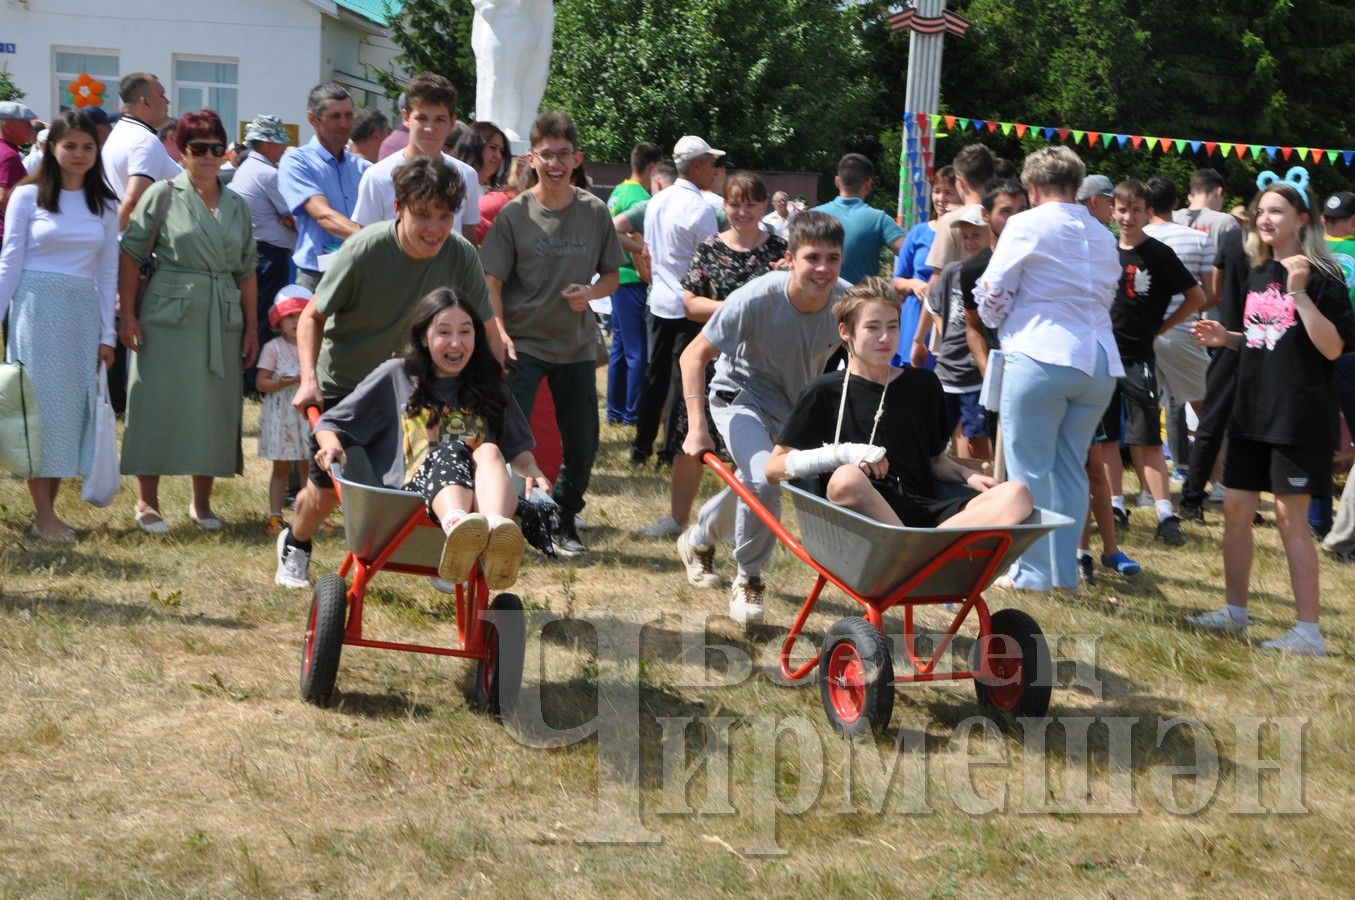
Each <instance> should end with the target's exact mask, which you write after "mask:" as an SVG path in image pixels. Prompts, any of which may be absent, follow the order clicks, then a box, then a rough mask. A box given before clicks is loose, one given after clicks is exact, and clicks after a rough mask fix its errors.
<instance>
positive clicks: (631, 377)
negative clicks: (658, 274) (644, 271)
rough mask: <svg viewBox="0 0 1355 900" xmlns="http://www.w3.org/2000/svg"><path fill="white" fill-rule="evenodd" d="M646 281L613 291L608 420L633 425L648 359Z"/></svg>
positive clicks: (608, 360)
mask: <svg viewBox="0 0 1355 900" xmlns="http://www.w3.org/2000/svg"><path fill="white" fill-rule="evenodd" d="M647 291H648V286H647V285H646V284H645V283H644V282H642V281H641V282H637V283H635V284H623V285H621V286H620V287H619V288H617V289H616V293H614V294H612V349H611V352H610V353H609V355H608V357H607V421H608V422H620V423H621V424H623V425H634V424H635V419H636V415H637V412H638V409H639V406H640V392H641V391H642V390H643V389H644V385H645V366H646V364H647V363H648V362H649V333H648V330H647V328H646V324H645V294H646V292H647Z"/></svg>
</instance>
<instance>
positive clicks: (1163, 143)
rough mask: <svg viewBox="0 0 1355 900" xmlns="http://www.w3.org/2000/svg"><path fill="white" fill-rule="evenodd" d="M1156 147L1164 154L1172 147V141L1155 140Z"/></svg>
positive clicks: (1168, 139)
mask: <svg viewBox="0 0 1355 900" xmlns="http://www.w3.org/2000/svg"><path fill="white" fill-rule="evenodd" d="M1157 145H1158V146H1159V147H1161V148H1162V152H1163V153H1166V152H1167V149H1168V148H1169V147H1171V145H1172V139H1171V138H1164V137H1160V138H1158V139H1157Z"/></svg>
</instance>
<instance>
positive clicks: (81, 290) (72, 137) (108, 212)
mask: <svg viewBox="0 0 1355 900" xmlns="http://www.w3.org/2000/svg"><path fill="white" fill-rule="evenodd" d="M96 132H97V129H96V127H95V125H94V122H93V120H91V119H90V118H89V117H88V116H87V115H85V114H84V113H80V112H64V113H62V114H61V115H59V116H57V117H56V119H55V121H53V122H52V124H51V127H50V130H49V133H48V136H47V146H46V148H45V149H44V151H43V156H42V162H41V163H40V164H39V165H38V168H37V170H36V171H35V172H34V173H33V174H32V175H30V176H29V177H28V178H26V179H25V180H24V181H23V182H21V183H20V184H19V186H18V187H16V188H15V189H14V191H13V193H12V194H11V195H10V200H9V206H8V208H7V209H6V212H5V239H4V246H3V249H0V315H3V314H4V313H5V311H6V310H8V311H9V317H10V318H9V342H8V345H7V347H6V356H7V358H8V359H9V360H10V361H11V362H13V361H18V362H22V363H23V364H24V368H25V370H26V371H27V373H28V376H29V377H30V378H31V379H32V381H33V388H34V391H35V392H36V394H37V398H38V413H39V416H40V418H41V421H42V450H41V454H40V456H39V459H38V471H37V477H35V478H32V479H30V480H29V482H28V491H29V493H30V494H32V496H33V507H34V509H35V511H36V513H37V515H36V521H35V522H34V524H33V530H32V532H31V533H32V534H33V536H34V537H38V538H42V539H45V540H52V541H62V542H70V541H73V540H75V532H74V530H73V529H72V528H71V527H70V526H69V525H67V524H66V523H65V522H63V521H61V519H60V518H58V516H57V514H56V510H55V509H54V506H55V503H56V495H57V491H58V490H60V488H61V479H62V478H71V477H77V476H78V477H84V476H87V475H88V474H89V472H90V468H91V465H92V463H93V459H94V395H95V378H96V376H97V372H98V365H99V363H100V362H103V363H104V364H105V365H107V364H111V363H112V361H113V342H114V340H115V335H116V331H115V329H114V327H113V302H114V298H115V293H116V289H117V288H116V286H117V270H118V213H117V209H118V198H117V196H116V195H114V193H113V191H112V189H111V188H110V187H109V186H108V184H107V183H106V182H105V181H104V178H103V165H102V160H100V158H99V144H98V140H97V137H96Z"/></svg>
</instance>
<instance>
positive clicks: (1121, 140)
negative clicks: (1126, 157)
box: [1115, 134, 1129, 150]
mask: <svg viewBox="0 0 1355 900" xmlns="http://www.w3.org/2000/svg"><path fill="white" fill-rule="evenodd" d="M1115 142H1116V143H1117V144H1119V145H1120V149H1121V150H1123V149H1124V145H1125V144H1127V143H1129V135H1127V134H1117V135H1115Z"/></svg>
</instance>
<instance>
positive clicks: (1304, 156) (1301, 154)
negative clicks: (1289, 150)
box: [1294, 147, 1308, 162]
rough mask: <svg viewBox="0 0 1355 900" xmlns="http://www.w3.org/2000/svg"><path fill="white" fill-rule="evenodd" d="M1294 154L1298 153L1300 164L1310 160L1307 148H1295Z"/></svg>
mask: <svg viewBox="0 0 1355 900" xmlns="http://www.w3.org/2000/svg"><path fill="white" fill-rule="evenodd" d="M1294 152H1295V153H1297V154H1298V155H1299V162H1303V161H1304V160H1305V159H1307V158H1308V148H1307V147H1295V148H1294Z"/></svg>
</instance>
